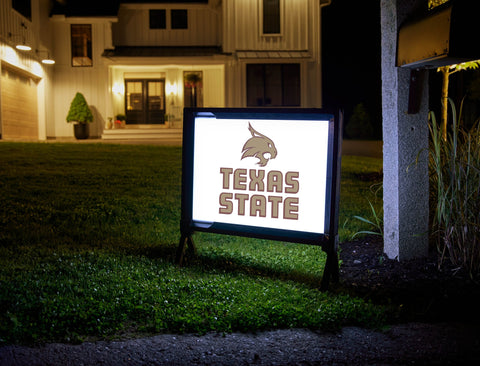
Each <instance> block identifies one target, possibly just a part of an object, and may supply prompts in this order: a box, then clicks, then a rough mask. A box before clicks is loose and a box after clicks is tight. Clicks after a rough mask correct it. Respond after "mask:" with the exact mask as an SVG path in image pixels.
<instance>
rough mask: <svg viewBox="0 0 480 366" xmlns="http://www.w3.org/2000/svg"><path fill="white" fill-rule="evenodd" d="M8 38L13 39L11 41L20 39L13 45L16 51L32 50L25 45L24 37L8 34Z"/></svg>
mask: <svg viewBox="0 0 480 366" xmlns="http://www.w3.org/2000/svg"><path fill="white" fill-rule="evenodd" d="M8 37H9V38H13V39H20V41H17V43H15V48H16V49H17V50H20V51H31V50H32V47H30V46H29V45H28V44H27V42H26V40H25V36H23V35H16V34H12V33H8Z"/></svg>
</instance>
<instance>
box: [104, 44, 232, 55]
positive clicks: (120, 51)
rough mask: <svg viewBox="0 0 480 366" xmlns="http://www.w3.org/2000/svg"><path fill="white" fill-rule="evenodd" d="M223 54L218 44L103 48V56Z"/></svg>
mask: <svg viewBox="0 0 480 366" xmlns="http://www.w3.org/2000/svg"><path fill="white" fill-rule="evenodd" d="M220 54H223V52H222V48H221V47H219V46H180V47H172V46H160V47H157V46H117V47H115V49H113V50H105V51H104V52H103V56H104V57H193V56H197V57H198V56H213V55H220Z"/></svg>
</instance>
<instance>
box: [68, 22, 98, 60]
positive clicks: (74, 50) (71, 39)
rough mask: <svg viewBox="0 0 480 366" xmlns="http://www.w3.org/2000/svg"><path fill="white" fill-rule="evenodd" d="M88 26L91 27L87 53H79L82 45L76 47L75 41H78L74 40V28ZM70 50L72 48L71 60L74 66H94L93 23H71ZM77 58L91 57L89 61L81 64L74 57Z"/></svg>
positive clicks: (87, 40) (87, 41)
mask: <svg viewBox="0 0 480 366" xmlns="http://www.w3.org/2000/svg"><path fill="white" fill-rule="evenodd" d="M77 27H78V28H80V27H84V28H88V29H89V34H88V35H87V39H86V45H85V46H86V54H85V53H79V54H77V53H76V51H77V50H78V49H80V47H74V46H75V45H74V43H75V42H77V41H74V37H75V35H74V28H77ZM78 34H80V32H79V33H78ZM70 50H71V62H72V67H92V66H93V27H92V25H91V24H71V25H70ZM75 58H83V59H85V58H88V59H90V62H89V63H85V64H84V63H80V64H75V62H74V59H75Z"/></svg>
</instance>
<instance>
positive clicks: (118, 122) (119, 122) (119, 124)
mask: <svg viewBox="0 0 480 366" xmlns="http://www.w3.org/2000/svg"><path fill="white" fill-rule="evenodd" d="M115 118H116V119H115V127H116V128H123V127H125V122H126V120H127V117H126V116H125V115H124V114H117V115H116V116H115Z"/></svg>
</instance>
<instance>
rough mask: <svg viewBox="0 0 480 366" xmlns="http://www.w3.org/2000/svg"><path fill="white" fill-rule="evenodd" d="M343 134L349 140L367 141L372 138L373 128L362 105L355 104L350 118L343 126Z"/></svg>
mask: <svg viewBox="0 0 480 366" xmlns="http://www.w3.org/2000/svg"><path fill="white" fill-rule="evenodd" d="M345 132H346V133H347V136H348V137H349V138H351V139H360V140H368V139H370V138H372V136H373V126H372V123H371V119H370V115H369V113H368V111H367V109H366V108H365V106H364V105H363V103H359V104H357V105H356V106H355V108H354V109H353V113H352V117H350V119H349V120H348V123H347V125H346V126H345Z"/></svg>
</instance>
